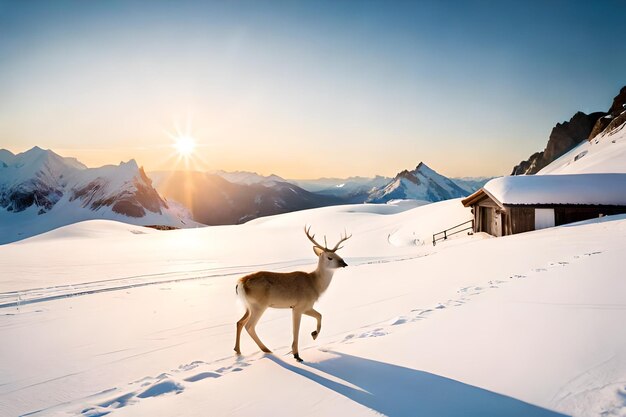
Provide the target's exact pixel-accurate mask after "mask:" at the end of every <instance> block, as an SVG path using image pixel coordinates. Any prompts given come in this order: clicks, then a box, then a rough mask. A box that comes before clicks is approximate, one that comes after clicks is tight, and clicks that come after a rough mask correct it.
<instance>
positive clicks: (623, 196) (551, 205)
mask: <svg viewBox="0 0 626 417" xmlns="http://www.w3.org/2000/svg"><path fill="white" fill-rule="evenodd" d="M462 203H463V205H464V206H465V207H471V208H472V213H473V214H474V232H485V233H489V234H490V235H493V236H506V235H513V234H516V233H522V232H528V231H531V230H538V229H544V228H546V227H553V226H559V225H562V224H567V223H573V222H577V221H581V220H588V219H592V218H595V217H601V216H608V215H612V214H623V213H626V174H570V175H520V176H510V177H501V178H496V179H493V180H491V181H489V182H488V183H487V184H485V186H484V187H483V188H481V189H480V190H478V191H476V192H475V193H474V194H472V195H470V196H469V197H467V198H465V199H464V200H462Z"/></svg>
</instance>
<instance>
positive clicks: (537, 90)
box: [0, 1, 626, 179]
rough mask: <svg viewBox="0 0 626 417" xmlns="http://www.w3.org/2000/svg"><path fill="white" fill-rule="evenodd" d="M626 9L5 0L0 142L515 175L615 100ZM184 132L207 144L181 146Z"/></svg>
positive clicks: (335, 173) (212, 159)
mask: <svg viewBox="0 0 626 417" xmlns="http://www.w3.org/2000/svg"><path fill="white" fill-rule="evenodd" d="M620 10H624V11H626V5H625V4H624V3H621V2H618V1H606V2H598V3H594V4H587V3H585V2H569V1H555V2H550V3H548V4H546V3H544V2H530V3H524V4H517V3H514V2H504V3H499V4H498V5H496V6H493V4H489V3H487V2H482V1H468V2H461V3H455V4H454V6H451V5H448V4H441V3H439V2H430V1H424V2H420V3H396V4H393V5H392V6H389V5H386V4H384V3H383V2H368V3H343V4H336V3H332V2H322V3H316V4H284V3H274V2H269V3H265V4H264V5H260V4H258V3H254V2H246V1H237V2H229V3H225V4H219V3H218V4H214V3H212V4H206V3H201V2H195V1H185V2H177V3H175V4H173V3H169V2H152V3H150V6H149V7H144V6H143V5H142V4H139V3H135V2H115V1H113V2H107V3H106V4H104V3H99V4H95V3H85V2H79V1H59V2H39V3H23V2H11V1H0V55H2V56H3V57H5V59H3V60H2V62H1V63H0V94H1V95H2V97H3V100H2V101H1V102H0V140H1V141H2V142H1V143H0V147H3V148H7V149H9V148H10V149H16V150H17V151H18V153H19V152H20V151H23V150H26V149H29V148H31V147H32V146H34V145H35V144H37V145H39V146H41V147H43V148H48V149H53V150H54V151H55V152H57V153H59V154H61V155H67V156H72V157H75V158H77V159H79V160H80V161H81V162H83V163H84V164H86V165H87V166H90V167H94V166H102V165H105V164H110V163H111V161H127V160H130V159H135V160H137V161H138V163H140V165H142V166H143V167H145V169H146V171H161V170H176V169H179V167H184V168H183V169H185V168H188V167H192V168H194V169H195V170H199V171H213V170H225V171H247V172H258V173H260V174H262V175H270V174H272V173H279V174H277V175H280V176H282V177H284V178H291V179H312V178H320V177H334V178H345V177H349V176H361V177H373V176H375V175H382V176H386V177H390V176H393V175H395V174H396V173H397V172H399V170H402V169H407V168H408V167H411V166H413V165H414V164H416V162H419V161H425V162H426V163H427V164H428V165H429V166H435V167H437V169H436V170H437V171H438V172H440V173H442V174H443V175H446V176H448V177H457V178H458V177H490V176H499V175H508V174H509V173H510V172H511V170H512V169H513V167H514V166H515V165H516V164H518V163H519V162H520V161H522V160H524V159H526V158H528V156H530V155H531V154H533V153H535V152H537V151H540V150H542V149H544V148H545V144H546V142H547V140H548V137H549V135H550V131H551V129H552V127H554V126H555V125H556V124H557V123H561V122H563V121H567V120H569V119H570V118H571V117H572V116H573V115H574V114H575V113H576V112H577V111H579V110H580V111H583V112H585V113H591V112H595V111H606V110H607V109H608V108H609V106H610V104H611V100H612V98H613V97H614V96H615V95H616V94H617V92H618V91H619V88H620V87H621V86H622V85H623V84H624V79H623V74H621V73H620V69H621V68H623V67H624V66H625V65H626V57H624V56H623V55H622V54H617V53H615V51H616V50H617V48H619V39H620V37H619V28H620V27H621V26H620V25H621V16H623V15H624V13H620V12H619V11H620ZM512 27H514V28H515V30H511V28H512ZM581 50H584V51H585V55H584V59H581V57H580V51H581ZM599 63H601V64H599ZM183 138H186V139H188V140H192V141H194V142H195V148H193V146H192V147H191V149H188V150H186V151H185V152H187V155H185V158H182V159H181V158H180V156H181V155H180V152H179V153H178V154H177V152H176V151H175V150H173V149H172V146H173V145H174V142H179V141H180V140H181V139H183ZM178 150H179V151H180V149H178ZM183 160H184V161H183ZM181 162H184V163H181Z"/></svg>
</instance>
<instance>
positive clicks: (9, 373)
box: [0, 199, 626, 417]
mask: <svg viewBox="0 0 626 417" xmlns="http://www.w3.org/2000/svg"><path fill="white" fill-rule="evenodd" d="M416 205H417V203H411V202H402V201H399V202H394V203H393V204H384V205H375V204H365V205H348V206H335V207H325V208H321V209H314V210H305V211H300V212H294V213H288V214H284V215H279V216H272V217H266V218H261V219H256V220H253V221H251V222H249V223H246V224H243V225H237V226H219V227H207V228H200V229H185V230H175V231H156V230H152V229H146V228H142V227H140V226H132V225H128V224H122V223H118V222H113V221H108V220H98V221H93V220H92V221H86V222H81V223H77V224H73V225H70V226H65V227H62V228H59V229H57V230H54V231H51V232H48V233H45V234H42V235H39V236H36V237H32V238H29V239H25V240H22V241H20V242H16V243H11V244H8V245H3V246H0V265H1V273H0V337H1V339H2V341H3V342H2V343H1V344H0V358H2V362H1V363H0V415H2V416H5V415H6V416H14V415H23V414H26V413H32V414H30V415H33V416H39V415H46V416H72V415H79V416H81V415H82V416H96V415H104V414H106V413H110V414H109V415H112V416H116V417H122V416H145V415H150V416H172V415H185V416H206V415H236V416H259V415H308V416H327V415H345V416H357V415H358V416H370V415H380V414H385V415H437V416H459V415H463V416H491V415H493V416H504V415H506V416H558V415H561V414H560V413H564V414H567V415H575V416H585V417H586V416H601V415H602V416H611V415H614V416H620V415H624V413H625V412H626V401H624V390H625V386H624V381H625V380H626V333H625V332H623V331H622V328H623V323H624V321H626V309H625V308H624V294H626V281H625V280H624V279H623V273H622V266H623V253H625V251H626V216H609V217H605V218H602V219H595V220H592V221H587V222H582V223H576V224H572V225H567V226H561V227H556V228H550V229H544V230H540V231H535V232H529V233H524V234H520V235H514V236H508V237H504V238H490V237H489V236H487V235H484V234H476V235H473V236H468V235H462V234H459V235H456V236H455V237H454V238H453V239H450V240H448V241H445V242H441V243H439V244H438V245H437V246H436V247H433V246H432V245H430V244H429V243H427V242H429V241H430V239H431V238H432V233H434V232H438V231H440V230H443V229H445V228H447V227H450V226H451V225H455V224H458V223H460V222H462V221H464V220H467V219H469V218H471V213H470V211H469V209H466V208H464V207H463V206H462V204H461V203H460V200H459V199H455V200H449V201H444V202H440V203H433V204H427V205H421V206H417V207H416ZM304 224H310V225H312V226H313V228H312V231H313V232H315V233H316V234H317V235H318V236H323V235H324V234H326V235H327V237H328V240H329V242H333V241H335V239H337V238H338V237H339V234H340V233H341V232H343V230H344V228H345V229H347V230H348V232H349V233H352V234H353V237H352V238H351V239H350V240H349V241H348V242H346V245H345V248H344V249H342V251H341V255H342V256H343V257H344V259H345V260H346V262H347V263H348V264H349V265H350V266H349V267H348V268H345V269H342V270H340V271H338V272H337V273H336V274H335V278H334V279H333V282H332V284H331V285H330V288H329V290H328V292H327V293H326V294H325V295H324V296H323V297H322V298H321V299H320V301H319V303H318V305H317V307H316V308H317V310H318V311H320V312H321V313H322V314H323V325H322V331H321V333H320V336H319V337H318V338H317V340H315V341H313V340H312V339H311V337H310V335H309V332H310V331H311V330H312V329H313V325H314V322H313V320H312V319H309V318H305V319H304V320H303V324H302V330H301V335H300V345H301V352H300V354H301V356H302V357H303V358H304V360H305V362H304V363H303V364H298V363H296V362H295V361H294V360H293V359H292V358H291V355H289V350H290V349H289V346H290V345H291V314H290V312H289V311H288V310H268V311H267V312H266V313H265V315H264V316H263V317H262V319H261V321H260V323H259V326H258V328H257V330H258V333H259V336H260V337H261V339H262V340H263V341H264V342H265V344H267V345H268V346H270V347H271V348H272V349H273V350H274V354H273V355H263V354H261V353H260V352H259V351H258V349H257V347H256V345H254V343H253V342H252V340H251V339H250V338H249V337H248V335H247V334H243V335H242V351H243V354H244V356H242V357H236V356H234V353H233V351H232V348H233V345H234V336H235V322H236V320H238V319H239V318H240V316H241V314H242V311H241V306H240V305H238V302H237V297H236V295H235V293H234V284H235V282H236V280H237V279H238V278H239V277H241V276H242V275H244V274H246V273H248V272H251V271H255V270H259V269H266V270H267V269H269V270H276V271H288V270H294V269H304V270H310V269H313V268H314V265H315V262H316V261H315V258H314V256H313V251H312V250H311V245H310V243H309V242H308V240H307V239H306V238H305V236H304V233H303V232H302V227H303V226H304ZM420 242H421V244H420ZM424 242H426V243H424Z"/></svg>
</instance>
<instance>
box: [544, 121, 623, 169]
mask: <svg viewBox="0 0 626 417" xmlns="http://www.w3.org/2000/svg"><path fill="white" fill-rule="evenodd" d="M591 173H594V174H595V173H626V123H624V124H622V125H620V126H618V127H616V128H615V129H614V130H611V131H610V132H609V133H608V134H600V135H598V136H596V137H595V138H593V139H591V140H589V141H584V142H583V143H581V144H580V145H578V146H577V147H575V148H574V149H572V150H571V151H569V152H568V153H566V154H565V155H563V156H561V157H560V158H559V159H557V160H556V161H554V162H552V163H551V164H550V165H548V166H547V167H545V168H544V169H542V170H541V171H539V172H538V173H537V174H538V175H542V174H591Z"/></svg>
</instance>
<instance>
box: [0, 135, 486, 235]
mask: <svg viewBox="0 0 626 417" xmlns="http://www.w3.org/2000/svg"><path fill="white" fill-rule="evenodd" d="M487 180H488V178H485V179H473V180H462V179H460V180H458V183H457V182H455V181H453V180H451V179H449V178H446V177H445V176H443V175H440V174H438V173H437V172H436V171H434V170H432V169H431V168H429V167H428V166H427V165H426V164H424V163H421V162H420V163H419V164H418V165H417V167H416V168H415V169H414V170H412V171H409V170H403V171H401V172H400V173H398V174H397V175H396V176H395V177H394V178H387V177H382V176H376V177H373V178H364V177H351V178H347V179H339V178H335V179H332V178H322V179H319V180H285V179H283V178H281V177H279V176H277V175H270V176H262V175H259V174H256V173H250V172H242V171H238V172H225V171H214V172H194V171H172V172H168V171H163V172H151V173H149V174H148V175H147V174H146V172H144V170H143V168H141V167H139V166H138V165H137V163H136V162H135V161H134V160H130V161H128V162H121V163H120V164H119V165H107V166H103V167H100V168H88V167H86V166H85V165H84V164H82V163H81V162H79V161H78V160H76V159H75V158H67V157H63V156H60V155H58V154H56V153H55V152H53V151H51V150H44V149H41V148H39V147H34V148H32V149H30V150H28V151H26V152H23V153H19V154H17V155H15V154H13V153H12V152H10V151H7V150H4V149H2V150H0V224H3V226H4V225H7V227H9V228H11V229H12V230H13V232H11V233H8V235H9V237H8V238H6V239H8V240H9V241H11V240H16V239H18V238H25V237H28V236H32V235H34V234H37V233H41V232H44V231H46V230H50V229H53V228H56V227H59V226H63V225H66V224H70V223H73V222H76V221H81V220H88V219H114V220H121V221H124V222H127V223H132V224H138V225H153V226H158V227H165V228H181V227H193V226H198V225H221V224H238V223H244V222H246V221H248V220H251V219H254V218H257V217H262V216H268V215H273V214H280V213H286V212H291V211H295V210H303V209H309V208H316V207H322V206H330V205H337V204H347V203H364V202H375V203H385V202H387V201H390V200H394V199H415V200H425V201H440V200H444V199H449V198H456V197H461V196H465V195H468V194H470V193H471V192H473V191H474V190H475V189H476V188H477V187H480V186H481V185H482V184H483V183H484V182H485V181H487ZM3 235H5V236H6V235H7V233H4V234H3ZM6 239H5V241H6ZM0 243H3V242H2V240H1V239H0Z"/></svg>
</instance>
